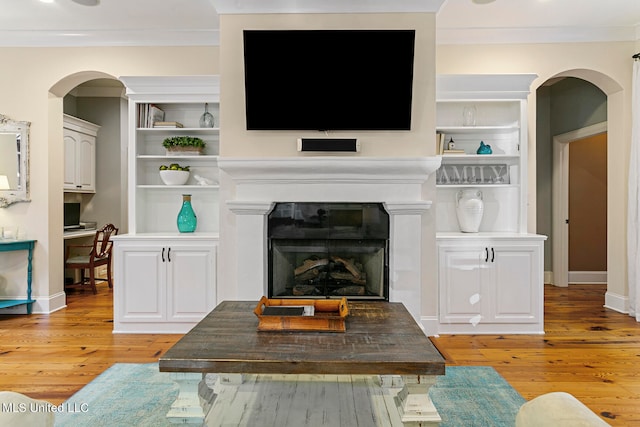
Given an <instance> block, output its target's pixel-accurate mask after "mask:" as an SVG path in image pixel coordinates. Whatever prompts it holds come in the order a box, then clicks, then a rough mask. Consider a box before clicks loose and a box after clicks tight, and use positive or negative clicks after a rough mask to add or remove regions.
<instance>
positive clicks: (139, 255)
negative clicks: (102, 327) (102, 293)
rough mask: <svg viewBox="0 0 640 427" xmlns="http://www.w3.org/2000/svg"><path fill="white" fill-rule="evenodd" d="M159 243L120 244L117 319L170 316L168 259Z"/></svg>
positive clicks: (156, 319) (152, 319)
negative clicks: (168, 310)
mask: <svg viewBox="0 0 640 427" xmlns="http://www.w3.org/2000/svg"><path fill="white" fill-rule="evenodd" d="M162 249H163V248H162V247H159V246H156V245H148V246H138V245H127V244H123V245H119V244H116V252H115V262H114V273H115V280H114V300H115V301H116V303H115V305H114V316H115V319H114V320H115V321H117V322H162V321H164V320H165V318H166V308H165V307H166V300H167V294H166V289H167V283H166V277H167V276H166V258H164V253H163V252H162Z"/></svg>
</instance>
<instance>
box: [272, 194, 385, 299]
mask: <svg viewBox="0 0 640 427" xmlns="http://www.w3.org/2000/svg"><path fill="white" fill-rule="evenodd" d="M268 234H269V235H268V243H269V262H268V268H269V297H270V298H275V297H277V298H296V297H298V298H300V297H302V298H309V297H316V298H331V297H336V298H338V297H344V296H346V297H348V298H353V299H381V300H388V294H389V285H388V246H389V215H388V214H387V212H386V211H385V210H384V207H383V206H382V204H380V203H309V202H305V203H293V202H290V203H278V204H276V206H275V208H274V209H273V211H272V212H271V214H270V215H269V224H268Z"/></svg>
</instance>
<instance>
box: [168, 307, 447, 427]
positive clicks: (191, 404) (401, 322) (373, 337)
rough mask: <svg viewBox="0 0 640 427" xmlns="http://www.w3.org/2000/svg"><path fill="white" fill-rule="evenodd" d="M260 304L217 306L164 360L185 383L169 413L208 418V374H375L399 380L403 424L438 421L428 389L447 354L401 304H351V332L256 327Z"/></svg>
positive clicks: (177, 417) (227, 377)
mask: <svg viewBox="0 0 640 427" xmlns="http://www.w3.org/2000/svg"><path fill="white" fill-rule="evenodd" d="M256 305H257V301H256V302H248V301H224V302H222V303H220V304H219V305H218V306H217V307H216V308H215V309H214V310H213V311H212V312H211V313H209V314H208V315H207V316H206V317H205V318H204V319H203V320H202V321H201V322H200V323H198V324H197V325H196V326H195V327H194V328H193V329H192V330H191V331H190V332H189V333H187V334H186V335H185V336H184V337H183V338H182V339H181V340H180V341H178V342H177V343H176V344H175V345H174V346H173V347H172V348H171V349H169V350H168V351H167V352H166V353H165V355H164V356H162V357H161V358H160V360H159V366H160V371H161V372H173V373H176V374H175V375H174V378H175V379H176V381H177V382H178V384H179V385H180V395H179V396H178V399H177V401H176V402H175V403H174V405H173V407H172V411H171V412H170V414H168V417H169V418H170V419H173V421H174V422H179V423H185V422H194V423H202V421H203V420H204V416H205V415H206V414H205V413H204V410H203V408H202V407H200V405H199V399H200V397H199V394H198V386H200V394H203V393H202V391H203V389H204V388H205V387H204V385H203V381H202V379H203V374H206V373H218V374H224V375H221V376H220V378H221V379H222V381H227V382H234V381H235V382H242V376H241V375H243V374H244V375H246V374H312V375H351V376H353V375H369V376H376V377H377V378H380V379H381V380H380V382H381V386H382V387H383V388H384V387H389V388H392V387H397V386H398V385H399V384H400V385H401V387H402V391H401V392H400V393H398V394H397V398H396V400H397V401H398V402H399V411H400V416H401V419H402V422H403V423H407V424H412V423H419V422H435V423H437V422H438V421H439V420H440V418H439V416H438V413H437V411H436V410H435V407H434V406H433V404H432V403H431V400H430V399H429V397H428V390H429V387H430V386H431V385H432V384H433V383H434V382H435V379H436V376H437V375H444V373H445V363H444V359H443V357H442V356H441V355H440V353H439V352H438V350H437V349H436V348H435V347H434V346H433V344H432V343H431V341H430V340H429V339H428V338H427V337H426V336H425V334H424V333H423V331H422V330H421V329H420V327H419V326H418V324H417V323H416V322H415V320H414V319H413V317H412V316H411V315H410V313H409V312H408V311H407V310H406V308H405V307H404V305H402V304H401V303H389V302H351V301H350V302H349V316H348V317H347V320H346V332H285V331H282V332H280V331H277V332H272V331H269V332H266V331H265V332H259V331H257V329H256V328H257V326H258V319H257V317H256V316H255V314H254V313H253V310H254V308H255V307H256ZM193 373H197V374H198V375H193ZM233 374H239V375H237V376H235V377H234V375H233ZM378 376H379V377H378ZM233 378H235V379H233ZM198 383H200V384H199V385H198ZM206 409H208V407H207V408H206Z"/></svg>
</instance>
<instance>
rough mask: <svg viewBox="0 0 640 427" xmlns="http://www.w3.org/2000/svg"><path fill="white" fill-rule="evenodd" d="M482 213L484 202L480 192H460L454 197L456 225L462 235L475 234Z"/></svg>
mask: <svg viewBox="0 0 640 427" xmlns="http://www.w3.org/2000/svg"><path fill="white" fill-rule="evenodd" d="M483 213H484V201H483V200H482V192H481V191H480V190H460V191H458V194H457V195H456V214H457V216H458V225H459V226H460V231H462V232H463V233H477V232H478V230H479V229H480V222H482V214H483Z"/></svg>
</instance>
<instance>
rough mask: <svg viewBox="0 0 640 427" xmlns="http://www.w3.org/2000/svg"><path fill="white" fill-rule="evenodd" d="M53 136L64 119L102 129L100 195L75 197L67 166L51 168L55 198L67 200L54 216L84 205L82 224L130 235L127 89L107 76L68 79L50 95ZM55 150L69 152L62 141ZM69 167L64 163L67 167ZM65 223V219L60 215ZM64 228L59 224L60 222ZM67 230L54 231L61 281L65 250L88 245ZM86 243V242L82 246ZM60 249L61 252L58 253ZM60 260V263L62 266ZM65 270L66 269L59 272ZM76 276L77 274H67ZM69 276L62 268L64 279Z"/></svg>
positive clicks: (54, 208)
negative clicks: (110, 226)
mask: <svg viewBox="0 0 640 427" xmlns="http://www.w3.org/2000/svg"><path fill="white" fill-rule="evenodd" d="M50 92H51V94H50V95H51V96H50V98H49V101H50V106H49V109H50V114H49V117H50V120H49V133H50V135H56V136H57V135H59V134H60V133H61V131H62V128H63V114H68V115H71V116H74V117H77V118H80V119H82V120H85V121H88V122H91V123H95V124H98V125H99V126H100V130H99V133H98V139H97V143H96V168H95V169H96V191H95V193H75V192H68V191H64V189H63V179H62V177H63V173H62V170H63V169H64V165H63V164H60V165H58V164H55V165H53V164H52V165H51V168H52V170H53V171H52V175H51V178H50V179H52V181H55V185H52V186H51V189H52V190H51V193H50V194H52V193H53V192H57V190H54V189H56V188H57V189H59V193H58V194H59V195H60V196H61V197H51V201H50V210H51V212H56V213H58V212H60V213H61V212H62V211H63V206H62V203H63V202H80V203H81V205H82V209H83V216H82V218H81V219H82V220H88V221H95V222H96V223H97V225H98V227H100V226H101V225H104V224H105V223H108V222H111V223H114V224H116V226H118V227H119V228H121V229H123V230H124V231H126V144H123V143H122V141H126V138H124V137H123V136H124V135H123V131H122V130H123V129H126V126H123V125H122V123H121V122H122V120H126V100H125V99H124V85H123V84H122V83H121V82H120V81H119V80H117V79H116V78H114V77H113V76H110V75H107V74H105V73H101V72H94V71H91V72H81V73H76V74H74V75H70V76H67V77H66V78H64V79H62V80H60V81H59V82H58V83H56V84H55V85H54V86H52V87H51V89H50ZM50 144H54V145H55V146H56V148H55V150H56V151H63V146H62V140H60V139H58V138H50ZM62 163H63V162H62ZM54 217H56V218H59V219H60V222H61V221H62V215H61V214H60V215H57V214H56V215H54ZM56 222H58V221H56ZM58 230H62V224H59V227H56V226H55V224H53V227H52V229H51V236H52V238H51V245H50V247H51V248H52V251H54V252H55V253H56V256H55V257H53V258H52V259H53V263H54V264H55V265H52V271H51V274H52V275H56V276H57V275H58V273H56V272H55V271H54V270H58V268H61V267H62V266H63V265H64V248H65V247H66V245H67V244H85V243H90V242H89V241H88V240H87V241H86V242H85V241H84V240H82V239H89V238H75V237H74V238H73V239H72V240H69V239H68V237H69V236H67V237H66V238H65V235H64V234H62V233H59V232H58ZM78 239H81V240H78ZM58 248H59V250H58ZM58 260H59V261H58ZM59 266H60V267H59ZM69 273H71V274H73V272H71V271H67V275H69ZM64 276H65V271H64V269H63V268H61V271H60V272H59V276H58V277H60V278H62V277H64Z"/></svg>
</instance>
